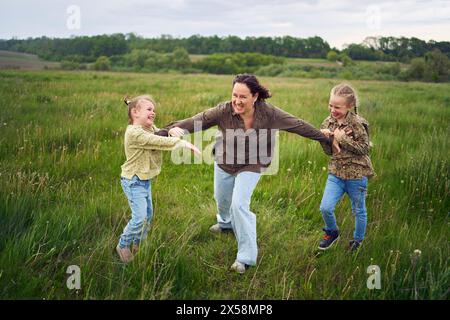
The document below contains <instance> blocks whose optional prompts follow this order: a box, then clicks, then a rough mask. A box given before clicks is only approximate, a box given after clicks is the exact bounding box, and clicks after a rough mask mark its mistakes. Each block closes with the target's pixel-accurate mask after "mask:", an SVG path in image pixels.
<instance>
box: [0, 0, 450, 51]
mask: <svg viewBox="0 0 450 320" xmlns="http://www.w3.org/2000/svg"><path fill="white" fill-rule="evenodd" d="M78 13H79V14H78ZM128 32H135V33H137V34H139V35H141V36H144V37H158V36H160V35H161V34H170V35H172V36H174V37H188V36H191V35H193V34H200V35H205V36H209V35H219V36H227V35H237V36H240V37H246V36H283V35H290V36H294V37H300V38H305V37H310V36H315V35H317V36H320V37H322V38H323V39H325V40H326V41H328V43H330V45H331V46H332V47H333V46H336V47H337V48H339V49H341V48H342V46H343V45H344V44H347V43H360V42H362V41H363V40H364V38H365V37H367V36H376V35H383V36H406V37H417V38H420V39H424V40H430V39H433V40H437V41H450V0H446V1H443V0H429V1H425V0H405V1H367V0H360V1H354V0H341V1H335V0H333V1H332V0H301V1H295V0H273V1H265V0H247V1H233V0H229V1H224V0H211V1H208V0H167V1H163V0H128V1H119V0H109V1H103V0H60V1H56V0H55V1H50V0H42V1H33V0H0V38H1V39H10V38H12V37H17V38H27V37H38V36H43V35H45V36H48V37H70V36H71V35H98V34H111V33H128Z"/></svg>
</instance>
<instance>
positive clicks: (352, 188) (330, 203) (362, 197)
mask: <svg viewBox="0 0 450 320" xmlns="http://www.w3.org/2000/svg"><path fill="white" fill-rule="evenodd" d="M344 193H347V194H348V196H349V198H350V202H351V204H352V211H353V215H354V216H355V232H354V233H353V238H354V239H355V240H358V241H362V240H363V239H364V236H365V233H366V226H367V210H366V193H367V177H362V178H361V179H349V180H344V179H341V178H339V177H336V176H335V175H333V174H331V173H330V174H328V179H327V183H326V185H325V191H324V193H323V197H322V202H321V204H320V211H321V212H322V217H323V220H324V221H325V228H326V229H327V230H329V231H331V230H338V227H337V224H336V217H335V215H334V209H335V207H336V204H337V203H338V202H339V200H340V199H341V198H342V196H343V195H344Z"/></svg>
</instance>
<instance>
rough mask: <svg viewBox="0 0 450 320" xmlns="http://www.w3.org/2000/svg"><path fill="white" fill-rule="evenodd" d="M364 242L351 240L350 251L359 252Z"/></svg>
mask: <svg viewBox="0 0 450 320" xmlns="http://www.w3.org/2000/svg"><path fill="white" fill-rule="evenodd" d="M361 243H362V241H358V240H350V245H349V249H350V251H357V250H358V248H359V247H360V246H361Z"/></svg>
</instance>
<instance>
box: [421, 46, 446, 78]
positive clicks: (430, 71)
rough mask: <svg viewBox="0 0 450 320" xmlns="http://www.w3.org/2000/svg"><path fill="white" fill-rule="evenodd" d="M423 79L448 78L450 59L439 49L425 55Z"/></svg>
mask: <svg viewBox="0 0 450 320" xmlns="http://www.w3.org/2000/svg"><path fill="white" fill-rule="evenodd" d="M425 65H426V68H425V74H424V79H425V81H433V82H445V81H448V80H449V74H450V60H449V58H448V57H447V56H446V55H445V54H443V53H442V52H441V51H440V50H439V49H434V50H433V51H431V52H428V53H427V54H426V55H425Z"/></svg>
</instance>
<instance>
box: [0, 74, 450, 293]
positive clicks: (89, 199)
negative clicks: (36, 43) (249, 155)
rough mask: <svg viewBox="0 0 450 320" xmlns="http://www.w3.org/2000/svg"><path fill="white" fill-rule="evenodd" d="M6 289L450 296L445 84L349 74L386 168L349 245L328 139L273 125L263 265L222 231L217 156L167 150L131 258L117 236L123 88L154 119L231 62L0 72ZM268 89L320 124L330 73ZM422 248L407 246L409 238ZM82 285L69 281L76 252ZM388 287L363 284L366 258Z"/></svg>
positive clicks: (195, 107) (259, 200)
mask: <svg viewBox="0 0 450 320" xmlns="http://www.w3.org/2000/svg"><path fill="white" fill-rule="evenodd" d="M0 80H1V81H0V95H1V97H2V103H1V108H0V143H1V148H0V181H1V183H0V219H1V222H0V228H1V232H0V297H1V298H3V299H14V298H32V299H448V296H449V291H448V288H449V278H450V272H449V266H448V262H449V261H448V257H449V242H448V239H449V236H450V232H449V216H448V213H449V205H450V201H449V171H450V168H449V162H448V159H449V150H450V146H449V140H448V135H449V119H450V94H449V92H450V90H449V89H450V86H449V85H448V84H423V83H398V82H369V81H354V82H352V84H353V85H354V86H355V87H356V88H357V89H358V91H359V95H360V99H361V107H360V112H361V113H362V115H363V116H364V117H365V118H366V119H368V120H369V122H370V123H371V137H372V141H373V144H374V148H373V149H372V152H371V158H372V161H373V164H374V167H375V170H376V172H377V174H378V175H377V177H376V178H374V179H372V180H370V182H369V191H368V196H367V207H368V215H369V224H368V228H367V239H366V241H365V242H364V245H363V246H362V247H361V250H360V251H359V252H358V253H356V254H350V253H349V252H348V251H347V250H346V249H347V248H346V246H347V241H348V240H350V239H351V236H352V233H353V228H354V220H353V217H352V214H351V209H350V204H349V201H348V199H344V200H343V201H341V203H340V204H339V205H338V207H337V208H336V215H337V219H338V223H339V226H340V228H341V231H342V238H341V240H340V242H339V243H338V245H337V246H336V247H335V248H333V249H332V250H331V249H330V250H329V251H328V252H326V253H324V254H318V252H317V250H316V247H317V245H318V242H319V239H320V237H321V234H322V232H321V228H322V226H323V222H322V218H321V215H320V212H319V204H320V200H321V196H322V192H323V188H324V185H325V181H326V175H327V172H326V170H324V168H325V167H326V166H327V160H328V159H327V157H326V156H325V155H324V154H323V153H322V151H321V148H320V146H319V145H318V144H317V143H315V142H312V141H308V140H306V139H303V138H301V137H298V136H295V135H292V134H287V133H283V132H282V133H281V134H280V140H279V143H280V167H279V172H278V173H277V174H276V175H273V176H263V177H262V179H261V181H260V183H259V184H258V186H257V188H256V190H255V192H254V195H253V199H252V210H253V211H254V212H255V213H256V214H257V217H258V244H259V260H258V265H257V266H256V267H254V268H251V269H249V271H248V272H247V273H246V274H245V275H238V274H234V273H231V272H230V271H229V270H228V269H229V266H230V265H231V264H232V263H233V261H234V259H235V254H236V249H237V245H236V241H235V239H234V237H233V236H232V235H224V236H214V235H212V234H210V233H209V231H208V228H209V226H210V225H211V224H212V223H214V221H215V213H216V210H215V203H214V199H213V168H212V166H209V165H206V164H201V165H175V164H173V163H171V158H170V154H169V153H165V155H164V166H163V170H162V173H161V174H160V175H159V176H158V177H157V178H156V179H154V181H153V185H152V187H153V188H152V189H153V203H154V208H155V216H154V220H153V225H152V229H151V231H150V233H149V236H148V238H147V240H146V241H145V242H144V243H143V245H142V248H141V251H140V253H139V255H138V256H137V257H136V259H135V260H134V261H133V262H132V263H131V264H129V265H127V266H124V265H123V264H121V263H120V262H119V260H118V259H117V257H116V255H115V252H114V247H115V245H116V243H117V239H118V237H119V235H120V233H121V231H122V229H123V227H124V226H125V224H126V222H127V220H128V219H129V216H130V212H129V208H128V204H127V201H126V198H125V196H124V195H123V193H122V190H121V187H120V183H119V174H120V165H121V164H122V163H123V161H124V159H125V156H124V152H123V144H122V143H123V142H122V139H123V133H124V130H125V127H126V124H127V118H126V117H127V116H126V109H125V108H124V107H123V103H122V102H121V98H122V97H123V96H124V95H126V94H129V95H137V94H143V93H150V94H152V95H153V96H154V97H155V99H156V100H157V102H158V107H157V118H156V124H157V125H158V126H163V125H164V124H167V123H168V122H170V121H173V120H176V119H180V118H184V117H187V116H190V115H193V114H195V113H197V112H199V111H201V110H203V109H205V108H207V107H212V106H214V105H215V104H217V103H218V102H220V101H225V100H227V99H228V98H229V96H230V92H231V80H232V77H231V76H209V75H201V76H199V75H168V74H166V75H162V74H145V75H143V74H131V73H124V74H119V73H76V72H49V71H47V72H14V71H11V72H0ZM261 80H262V82H263V83H264V84H265V85H267V86H268V87H269V88H270V89H271V91H272V92H273V93H274V97H273V98H272V99H271V100H270V102H272V103H273V104H275V105H277V106H279V107H281V108H283V109H285V110H286V111H288V112H291V113H293V114H295V115H297V116H299V117H300V118H303V119H305V120H307V121H308V122H310V123H312V124H313V125H315V126H316V127H317V126H319V125H320V123H321V121H322V120H323V119H324V118H325V117H326V116H327V102H328V94H329V91H330V89H331V87H332V86H333V85H334V84H336V83H337V82H338V81H337V80H322V79H314V80H312V79H290V78H285V79H280V78H262V79H261ZM416 249H419V250H420V251H421V253H422V254H421V256H420V258H419V259H418V260H414V259H413V251H414V250H416ZM74 264H75V265H78V266H80V268H81V289H80V290H69V289H67V288H66V279H67V277H68V274H66V269H67V267H68V266H69V265H74ZM373 264H375V265H378V266H380V269H381V278H382V281H381V283H382V289H381V290H369V289H367V287H366V281H367V278H368V276H369V275H368V274H367V273H366V270H367V267H368V266H369V265H373Z"/></svg>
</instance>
